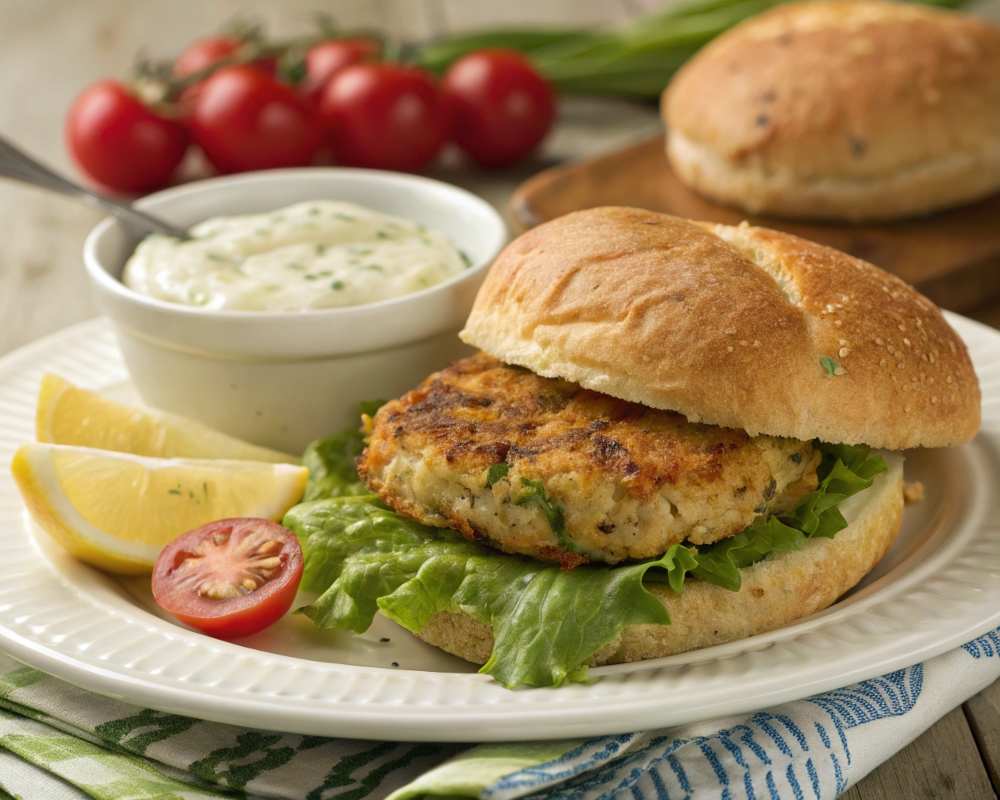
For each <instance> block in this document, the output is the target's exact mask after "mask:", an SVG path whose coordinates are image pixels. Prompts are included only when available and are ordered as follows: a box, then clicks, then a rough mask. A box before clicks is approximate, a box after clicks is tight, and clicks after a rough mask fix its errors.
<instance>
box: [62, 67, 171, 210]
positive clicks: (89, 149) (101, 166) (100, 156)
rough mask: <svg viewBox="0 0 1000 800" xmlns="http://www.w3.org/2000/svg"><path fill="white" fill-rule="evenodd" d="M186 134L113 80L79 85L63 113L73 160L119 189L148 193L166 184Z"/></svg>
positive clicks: (92, 176)
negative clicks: (77, 91)
mask: <svg viewBox="0 0 1000 800" xmlns="http://www.w3.org/2000/svg"><path fill="white" fill-rule="evenodd" d="M188 139H189V136H188V132H187V129H186V128H185V127H184V126H183V125H181V124H180V123H179V122H176V121H174V120H172V119H167V118H166V117H163V116H160V115H159V114H157V113H156V112H155V111H153V110H152V109H150V108H149V107H148V106H146V105H145V104H143V103H142V102H141V101H140V100H139V99H137V98H136V97H133V96H132V95H131V94H130V93H129V91H128V89H126V88H125V86H123V85H122V84H120V83H118V82H117V81H112V80H103V81H98V82H97V83H93V84H91V85H90V86H88V87H87V88H86V89H84V90H83V91H82V92H81V93H80V94H79V96H78V97H77V98H76V100H74V101H73V105H72V106H71V107H70V110H69V114H68V115H67V116H66V145H67V147H68V148H69V151H70V153H71V154H72V156H73V158H74V159H75V160H76V163H77V164H78V165H79V166H80V168H81V169H82V170H83V171H84V172H86V173H87V175H89V176H90V177H91V178H93V179H94V180H95V181H97V182H98V183H100V184H101V185H103V186H107V187H109V188H111V189H115V190H117V191H119V192H131V193H139V192H148V191H152V190H153V189H159V188H161V187H163V186H166V185H167V184H168V183H170V177H171V176H172V175H173V173H174V170H175V169H176V168H177V165H178V164H179V163H180V162H181V159H182V158H183V157H184V151H185V150H187V146H188Z"/></svg>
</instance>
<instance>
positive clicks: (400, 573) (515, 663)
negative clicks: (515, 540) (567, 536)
mask: <svg viewBox="0 0 1000 800" xmlns="http://www.w3.org/2000/svg"><path fill="white" fill-rule="evenodd" d="M284 524H285V525H286V526H287V527H289V528H290V529H291V530H292V531H294V532H295V534H296V536H298V538H299V541H300V543H301V544H302V550H303V552H304V554H305V557H306V558H305V561H306V564H305V570H304V572H303V577H302V587H303V588H304V589H307V590H309V591H316V592H323V594H322V595H321V597H320V598H319V599H318V600H317V601H316V602H314V603H312V604H311V605H308V606H306V607H305V608H303V609H301V611H302V613H304V614H305V615H306V616H307V617H309V618H310V619H311V620H313V621H314V622H315V623H316V624H317V625H318V626H319V627H321V628H340V629H344V630H351V631H355V632H356V633H362V632H364V631H366V630H367V629H368V627H369V626H370V625H371V623H372V620H373V618H374V617H375V613H376V611H378V610H381V611H382V613H383V614H384V615H385V616H387V617H389V618H390V619H393V620H395V621H396V622H398V623H399V624H400V625H402V626H403V627H404V628H407V629H409V630H411V631H413V632H414V633H416V632H419V631H420V629H421V628H423V626H424V625H425V624H426V623H427V620H429V619H430V618H431V617H432V616H433V615H434V614H435V613H436V612H438V611H452V612H455V613H465V614H468V615H469V616H471V617H472V618H473V619H476V620H478V621H480V622H483V623H485V624H487V625H490V626H491V627H492V628H493V636H494V639H495V642H496V644H495V646H494V649H493V656H492V658H491V659H490V661H489V662H488V663H487V664H486V665H485V666H484V667H483V669H482V672H484V673H486V674H488V675H492V676H493V677H494V678H495V679H496V680H498V681H499V682H500V683H502V684H503V685H505V686H507V687H511V688H512V687H514V686H517V685H520V684H528V685H531V686H557V685H559V684H560V683H562V682H563V680H565V679H566V678H567V677H571V674H573V673H576V674H575V675H573V677H576V678H580V677H582V676H581V675H579V668H580V665H582V664H583V663H584V662H585V661H586V660H587V659H588V658H590V656H592V655H593V654H594V653H595V652H597V651H598V650H600V649H601V648H602V647H604V645H606V644H608V643H610V642H611V641H612V640H613V639H614V638H615V636H617V634H618V632H619V631H620V630H621V629H622V628H623V627H624V626H626V625H632V624H643V623H645V624H659V625H666V624H668V623H669V622H670V617H669V615H668V614H667V610H666V608H664V606H663V603H661V602H660V601H659V600H658V599H657V598H656V597H655V596H654V595H653V594H651V593H650V592H649V590H647V589H646V588H645V587H644V586H643V576H644V575H645V574H646V573H647V572H648V571H649V570H651V569H654V568H656V569H658V570H662V571H663V572H665V573H666V574H667V575H669V576H671V578H672V580H670V582H671V583H672V584H675V585H677V586H680V585H681V582H682V581H683V579H684V573H685V572H686V571H688V570H690V569H692V568H693V567H694V557H693V556H692V555H691V552H690V551H689V550H688V549H687V548H685V547H681V546H679V545H675V546H674V547H672V548H670V550H669V551H668V552H667V553H666V554H665V555H664V556H663V557H662V558H659V559H652V560H649V561H644V562H641V563H636V564H630V565H628V566H625V567H600V566H587V567H580V568H577V569H574V570H563V569H560V568H559V567H558V566H557V565H554V564H549V563H546V562H543V561H537V560H535V559H531V558H524V557H521V556H512V555H507V554H506V553H500V552H497V551H494V550H490V549H489V548H486V547H483V546H482V545H479V544H476V543H474V542H469V541H466V540H465V539H463V538H462V537H461V536H460V535H459V534H458V533H456V532H454V531H450V530H441V529H437V528H429V527H427V526H424V525H421V524H420V523H417V522H413V521H412V520H409V519H407V518H405V517H403V516H401V515H399V514H396V513H395V512H393V511H391V510H390V509H389V508H387V507H386V506H385V505H384V504H383V503H382V502H381V501H380V500H378V498H377V497H376V496H375V495H366V496H360V497H340V498H334V499H330V500H320V501H316V502H312V503H303V504H301V505H298V506H296V507H295V508H293V509H292V510H291V511H289V512H288V514H287V516H286V517H285V519H284Z"/></svg>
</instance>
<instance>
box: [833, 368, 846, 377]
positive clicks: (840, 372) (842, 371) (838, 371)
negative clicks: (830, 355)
mask: <svg viewBox="0 0 1000 800" xmlns="http://www.w3.org/2000/svg"><path fill="white" fill-rule="evenodd" d="M846 372H847V370H846V369H844V368H843V367H837V368H836V369H835V370H834V371H833V374H834V375H844V374H845V373H846Z"/></svg>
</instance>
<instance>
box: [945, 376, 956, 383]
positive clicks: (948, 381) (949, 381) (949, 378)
mask: <svg viewBox="0 0 1000 800" xmlns="http://www.w3.org/2000/svg"><path fill="white" fill-rule="evenodd" d="M953 380H955V379H954V378H953V377H952V376H951V375H949V376H948V380H946V381H945V383H951V382H952V381H953Z"/></svg>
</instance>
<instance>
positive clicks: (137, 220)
mask: <svg viewBox="0 0 1000 800" xmlns="http://www.w3.org/2000/svg"><path fill="white" fill-rule="evenodd" d="M0 176H3V177H7V178H13V179H14V180H17V181H21V182H22V183H28V184H31V185H32V186H39V187H41V188H43V189H48V190H50V191H53V192H60V193H62V194H68V195H71V196H73V197H76V198H79V199H80V200H83V201H84V202H85V203H87V204H89V205H92V206H97V207H98V208H103V209H104V210H105V211H110V212H111V213H112V214H114V215H115V216H116V217H118V219H120V220H122V221H123V222H127V223H128V224H129V225H132V226H134V227H136V228H138V229H139V230H141V231H144V232H146V233H162V234H165V235H167V236H176V237H177V238H178V239H190V238H191V235H190V234H189V233H188V232H187V231H185V230H183V229H181V228H177V227H175V226H173V225H170V224H168V223H166V222H164V221H163V220H160V219H157V218H156V217H151V216H149V215H148V214H144V213H143V212H141V211H139V210H137V209H135V208H133V207H132V206H131V205H129V204H128V203H122V202H119V201H117V200H113V199H112V198H110V197H106V196H104V195H102V194H98V193H96V192H92V191H90V190H89V189H84V188H83V187H82V186H78V185H77V184H75V183H72V182H70V181H68V180H66V179H65V178H63V177H61V176H59V175H56V174H55V173H54V172H52V171H51V170H50V169H48V168H47V167H43V166H42V165H41V164H39V163H38V162H37V161H35V160H34V159H33V158H31V157H29V156H28V155H26V154H25V153H24V152H22V151H21V150H19V149H18V148H17V147H15V146H14V145H13V144H11V143H10V142H9V141H7V140H6V139H4V138H3V137H2V136H0Z"/></svg>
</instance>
